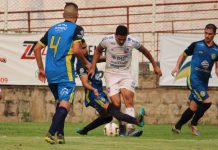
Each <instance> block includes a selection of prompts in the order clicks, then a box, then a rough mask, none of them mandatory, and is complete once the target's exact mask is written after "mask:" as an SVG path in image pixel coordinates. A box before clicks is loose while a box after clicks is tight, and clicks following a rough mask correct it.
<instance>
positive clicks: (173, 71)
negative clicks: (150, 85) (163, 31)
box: [171, 52, 187, 76]
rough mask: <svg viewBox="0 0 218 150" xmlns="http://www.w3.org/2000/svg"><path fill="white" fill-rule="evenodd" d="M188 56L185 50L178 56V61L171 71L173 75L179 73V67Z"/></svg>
mask: <svg viewBox="0 0 218 150" xmlns="http://www.w3.org/2000/svg"><path fill="white" fill-rule="evenodd" d="M186 57H187V56H186V55H185V53H184V52H183V53H182V54H181V55H180V56H179V58H178V60H177V62H176V67H175V68H174V69H173V70H172V72H171V75H172V76H176V75H177V73H178V71H179V68H180V66H181V65H182V63H183V62H184V61H185V59H186Z"/></svg>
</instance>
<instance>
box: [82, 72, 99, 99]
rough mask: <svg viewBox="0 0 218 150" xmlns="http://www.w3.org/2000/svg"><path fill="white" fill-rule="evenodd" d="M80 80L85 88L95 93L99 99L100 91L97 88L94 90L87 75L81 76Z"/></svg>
mask: <svg viewBox="0 0 218 150" xmlns="http://www.w3.org/2000/svg"><path fill="white" fill-rule="evenodd" d="M80 80H81V82H82V84H83V86H84V87H85V88H86V89H87V90H90V91H93V92H94V94H95V96H97V97H98V96H99V93H98V90H97V89H96V88H94V87H93V86H92V85H91V84H89V79H88V75H87V74H85V75H82V76H80Z"/></svg>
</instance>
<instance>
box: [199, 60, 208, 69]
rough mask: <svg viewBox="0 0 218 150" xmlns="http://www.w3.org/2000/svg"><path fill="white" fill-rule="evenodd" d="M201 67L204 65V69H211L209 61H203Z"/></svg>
mask: <svg viewBox="0 0 218 150" xmlns="http://www.w3.org/2000/svg"><path fill="white" fill-rule="evenodd" d="M201 65H202V67H203V68H204V69H208V67H209V63H208V61H206V60H204V61H202V62H201Z"/></svg>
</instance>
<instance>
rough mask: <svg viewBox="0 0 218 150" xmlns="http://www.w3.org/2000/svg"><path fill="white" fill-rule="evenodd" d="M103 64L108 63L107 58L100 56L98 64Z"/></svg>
mask: <svg viewBox="0 0 218 150" xmlns="http://www.w3.org/2000/svg"><path fill="white" fill-rule="evenodd" d="M101 62H106V57H105V56H100V58H99V60H98V63H101Z"/></svg>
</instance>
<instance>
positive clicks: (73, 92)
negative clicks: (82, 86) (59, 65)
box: [69, 88, 75, 104]
mask: <svg viewBox="0 0 218 150" xmlns="http://www.w3.org/2000/svg"><path fill="white" fill-rule="evenodd" d="M74 95H75V90H74V88H73V90H72V92H71V94H70V99H69V103H71V104H72V103H73V99H74Z"/></svg>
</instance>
